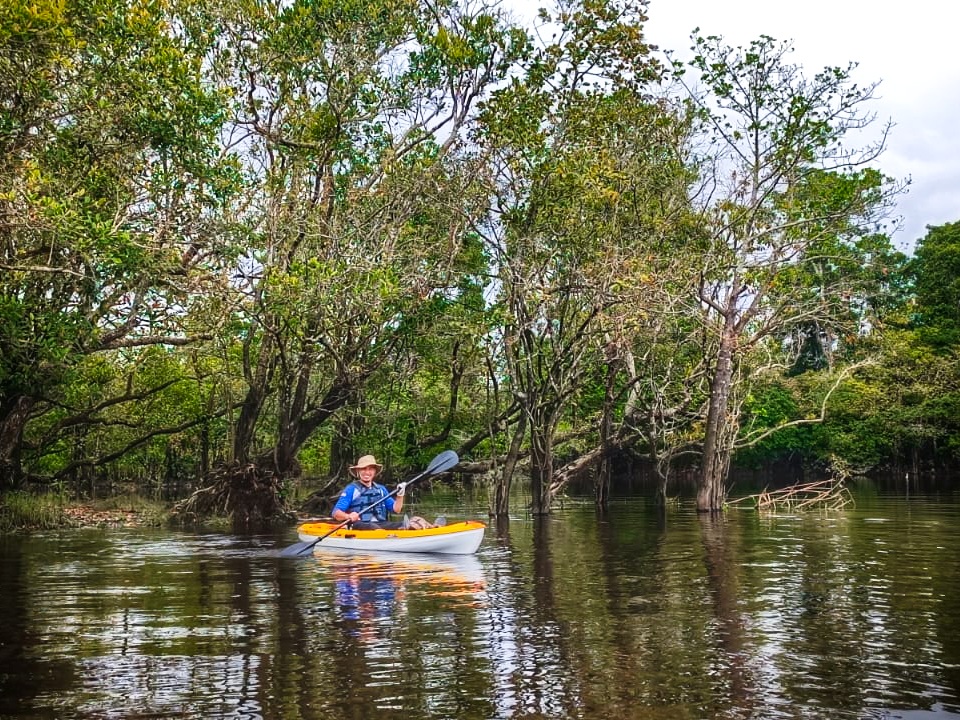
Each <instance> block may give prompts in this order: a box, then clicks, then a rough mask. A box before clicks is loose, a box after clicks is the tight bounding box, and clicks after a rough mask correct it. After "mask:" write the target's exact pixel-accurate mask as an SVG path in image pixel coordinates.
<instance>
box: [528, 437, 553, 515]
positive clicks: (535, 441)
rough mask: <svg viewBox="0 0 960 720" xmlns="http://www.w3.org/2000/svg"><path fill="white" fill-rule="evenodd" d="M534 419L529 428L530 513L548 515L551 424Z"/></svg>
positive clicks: (551, 473) (551, 451)
mask: <svg viewBox="0 0 960 720" xmlns="http://www.w3.org/2000/svg"><path fill="white" fill-rule="evenodd" d="M540 420H541V421H540V422H537V421H536V418H535V420H534V422H533V423H531V427H530V496H531V500H530V502H531V505H530V512H532V513H533V514H534V515H549V514H550V505H551V502H552V500H553V496H552V493H551V490H550V485H551V481H552V480H553V432H552V429H553V424H552V422H550V421H549V420H546V419H545V418H540Z"/></svg>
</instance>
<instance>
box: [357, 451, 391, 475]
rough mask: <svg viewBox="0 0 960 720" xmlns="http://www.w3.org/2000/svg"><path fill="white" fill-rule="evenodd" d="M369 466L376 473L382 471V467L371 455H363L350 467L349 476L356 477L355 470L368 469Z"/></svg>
mask: <svg viewBox="0 0 960 720" xmlns="http://www.w3.org/2000/svg"><path fill="white" fill-rule="evenodd" d="M371 465H373V466H375V467H376V468H377V472H380V471H381V470H383V465H381V464H380V463H378V462H377V459H376V458H375V457H374V456H373V455H364V456H363V457H362V458H360V459H359V460H357V464H356V465H351V466H350V474H351V475H356V474H357V470H359V469H360V468H365V467H370V466H371Z"/></svg>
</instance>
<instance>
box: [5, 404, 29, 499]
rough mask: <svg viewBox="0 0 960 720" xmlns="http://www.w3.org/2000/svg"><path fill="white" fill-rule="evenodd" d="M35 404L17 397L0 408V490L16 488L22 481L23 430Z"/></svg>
mask: <svg viewBox="0 0 960 720" xmlns="http://www.w3.org/2000/svg"><path fill="white" fill-rule="evenodd" d="M35 403H36V400H35V399H34V398H32V397H28V396H26V395H17V396H15V397H13V398H11V399H10V400H9V401H8V402H5V403H3V405H2V406H0V490H10V489H13V488H16V487H18V486H19V485H20V483H21V481H22V480H23V468H22V467H21V465H20V451H21V449H22V447H23V429H24V428H25V427H26V425H27V419H28V418H29V417H30V410H32V409H33V406H34V404H35Z"/></svg>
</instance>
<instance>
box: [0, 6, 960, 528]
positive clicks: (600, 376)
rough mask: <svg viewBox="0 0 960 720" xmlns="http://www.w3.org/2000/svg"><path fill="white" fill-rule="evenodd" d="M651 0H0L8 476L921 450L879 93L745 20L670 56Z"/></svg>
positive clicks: (927, 274) (740, 459) (109, 482)
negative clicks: (750, 29)
mask: <svg viewBox="0 0 960 720" xmlns="http://www.w3.org/2000/svg"><path fill="white" fill-rule="evenodd" d="M645 9H646V4H645V3H644V2H638V1H637V0H582V1H579V2H578V1H571V2H563V3H561V4H560V5H559V6H558V7H557V8H556V9H555V10H554V11H552V12H551V13H547V14H545V15H544V17H543V18H542V21H541V22H544V23H546V24H547V25H546V27H549V29H550V32H539V33H537V32H534V31H533V29H532V28H528V27H523V26H520V25H517V24H516V23H514V22H513V21H512V20H511V19H510V18H509V17H508V16H507V15H505V14H504V13H503V12H502V10H500V9H497V8H496V7H494V6H493V5H491V6H489V7H486V6H484V5H483V4H481V3H458V2H454V1H449V2H448V1H446V0H440V1H438V2H434V1H431V2H421V1H420V0H416V1H413V0H363V1H362V2H353V1H350V0H347V1H345V0H338V1H337V2H326V1H319V2H318V1H314V0H294V1H293V2H289V3H279V4H278V3H270V2H260V1H259V0H255V1H254V2H240V1H239V0H223V1H221V2H216V3H213V2H209V1H208V0H170V2H164V3H155V2H141V1H140V0H129V1H128V2H122V3H116V2H113V1H112V0H111V1H110V2H108V1H107V0H85V2H82V3H81V2H76V1H75V0H64V1H63V2H61V1H60V0H57V1H56V2H55V1H54V0H31V2H26V1H25V0H12V3H6V4H5V5H4V8H3V10H0V97H2V98H4V100H3V101H2V102H0V346H2V352H0V484H2V486H0V491H2V493H3V494H4V496H5V497H6V498H7V499H6V500H5V501H4V502H6V503H9V502H10V498H14V497H16V496H15V495H13V493H16V492H19V491H22V490H30V491H34V490H41V491H42V490H49V489H50V488H52V487H57V488H65V489H66V491H67V492H68V493H69V495H70V496H71V497H74V498H83V497H87V496H90V495H92V494H96V495H98V496H102V495H104V494H107V495H111V494H122V493H126V492H128V491H129V490H130V489H131V488H133V489H134V490H135V491H136V492H137V493H139V494H141V495H143V496H146V497H151V498H156V499H159V500H163V501H166V502H172V501H177V500H184V499H186V498H188V497H190V496H191V494H192V493H196V492H197V491H198V490H200V491H203V490H205V489H206V490H207V491H208V492H207V493H206V494H201V495H199V496H198V495H194V497H195V498H196V497H204V498H205V503H204V504H203V506H204V507H209V508H216V511H217V512H218V513H223V514H226V515H228V516H232V517H234V518H235V519H240V518H243V519H250V518H255V519H256V520H258V521H260V520H265V519H267V518H269V517H271V516H275V515H277V514H280V513H282V512H283V510H284V509H285V508H288V507H289V506H290V505H291V503H292V498H293V497H294V496H295V495H297V494H301V495H302V494H303V493H304V492H305V490H307V489H309V490H312V491H314V497H313V500H314V501H316V500H317V498H319V499H320V500H321V503H320V504H321V505H322V500H323V499H324V498H325V497H328V496H329V495H331V494H333V493H335V492H336V491H337V490H338V488H339V484H340V482H342V478H344V477H345V468H346V466H347V465H348V464H349V463H350V462H351V461H352V460H353V459H354V458H355V457H356V456H358V455H359V454H362V453H364V452H370V451H373V452H376V454H377V456H378V458H380V457H383V458H384V459H385V463H386V475H385V476H384V477H385V478H387V479H391V478H393V479H394V480H399V479H402V477H403V476H404V474H405V473H409V472H413V471H415V470H418V469H422V467H423V465H424V464H425V463H426V462H427V460H429V458H430V457H432V456H433V455H434V454H435V453H436V452H438V451H439V450H441V449H443V448H452V449H454V450H456V451H457V453H458V454H459V456H460V458H461V464H460V466H459V467H458V469H457V475H456V477H455V478H454V480H455V481H456V482H466V483H477V484H481V483H482V484H483V485H484V486H485V487H486V488H487V489H488V494H489V497H490V511H491V513H492V514H496V515H500V514H506V513H507V512H508V510H509V502H510V497H511V485H512V483H514V482H518V481H523V482H527V483H529V488H530V497H531V511H532V512H533V513H534V514H545V513H549V512H550V508H551V505H552V503H553V501H554V498H556V497H557V496H558V494H560V493H562V492H564V491H565V490H566V489H567V488H569V487H570V486H571V484H575V485H576V486H577V487H578V488H584V487H586V488H589V489H590V491H591V492H593V493H594V495H595V498H596V501H597V503H598V505H600V506H603V505H605V504H606V502H607V500H608V498H609V496H610V495H611V493H615V492H618V491H619V490H620V488H618V487H616V486H613V487H611V477H614V476H615V475H616V476H622V475H623V472H617V473H615V472H614V471H615V470H616V471H623V470H624V469H625V468H627V469H629V468H633V469H636V468H642V469H643V472H644V473H645V474H646V475H648V476H649V477H650V478H651V479H652V485H653V487H654V488H655V492H656V495H657V497H658V499H659V500H660V501H661V502H662V501H665V499H666V497H667V496H668V495H669V494H671V493H672V492H675V483H676V481H677V478H678V477H680V476H683V477H693V478H694V482H695V487H696V504H697V508H698V509H699V510H701V511H715V510H719V509H721V508H723V506H724V504H725V502H726V500H727V493H728V480H729V477H730V472H731V468H732V467H737V466H739V467H757V466H763V465H771V464H773V463H777V462H784V461H789V462H791V463H793V464H794V465H795V466H797V467H799V468H801V469H802V470H803V471H804V472H807V473H811V472H813V473H815V472H817V471H819V470H824V469H826V470H829V467H828V466H829V463H830V459H831V458H840V459H842V461H843V462H844V463H845V464H848V465H851V466H853V467H855V468H856V469H857V470H858V471H862V472H868V471H871V470H875V469H880V468H887V469H890V468H897V469H898V471H902V470H903V469H904V468H906V469H907V470H908V471H909V472H913V473H914V475H916V474H917V473H920V472H925V471H929V470H932V469H943V468H949V467H952V466H953V465H954V464H955V463H956V460H957V452H958V443H957V438H958V434H957V428H956V423H957V420H956V418H958V417H960V412H958V407H957V406H958V404H960V400H958V395H957V385H958V382H957V380H958V377H960V373H958V366H957V348H958V342H960V331H958V328H960V317H958V314H960V313H958V307H960V303H958V299H960V290H958V288H957V287H956V277H958V276H960V274H958V272H957V270H960V268H958V267H957V265H958V262H960V224H953V225H945V226H941V227H936V228H931V229H930V231H929V233H928V235H927V236H926V237H925V238H922V239H918V240H919V244H918V246H917V249H916V254H915V256H914V257H912V258H910V257H907V256H905V255H903V254H902V253H900V252H898V251H897V250H896V249H895V248H894V246H893V244H892V243H891V238H890V235H889V232H890V230H891V229H892V228H893V227H894V224H895V223H894V221H895V219H894V218H891V217H890V210H891V207H892V203H893V201H894V199H895V198H896V196H897V194H898V193H900V192H902V191H903V183H902V182H901V181H899V180H897V179H895V178H890V177H887V176H886V175H885V174H884V172H883V166H882V160H883V156H882V151H883V144H884V139H885V136H886V132H887V130H886V129H885V128H882V127H875V126H874V125H873V124H872V123H871V112H870V100H871V97H872V95H873V92H874V90H875V86H873V85H869V84H868V85H866V86H863V85H858V84H857V83H855V82H854V81H853V79H852V77H851V72H852V69H853V68H852V66H851V67H831V68H825V69H819V68H818V69H813V70H808V69H804V68H800V67H797V66H796V65H794V64H792V62H791V59H790V50H791V48H790V45H789V43H782V42H778V41H775V40H773V39H770V38H766V37H762V38H759V39H758V40H756V41H755V42H753V43H752V44H751V45H750V46H749V47H746V48H731V47H727V46H726V45H724V43H723V42H722V40H720V39H717V38H710V37H697V38H694V45H695V48H696V52H695V54H694V56H693V58H692V59H691V60H690V61H689V62H688V63H687V64H682V63H679V62H676V63H665V62H663V61H661V60H658V59H657V56H656V55H655V54H654V53H653V52H652V48H650V47H649V46H648V45H647V43H646V41H645V39H644V36H643V24H644V22H645V19H646V16H645ZM911 240H913V239H912V238H911Z"/></svg>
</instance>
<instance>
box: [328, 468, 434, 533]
mask: <svg viewBox="0 0 960 720" xmlns="http://www.w3.org/2000/svg"><path fill="white" fill-rule="evenodd" d="M382 469H383V465H381V464H380V463H378V462H377V459H376V458H375V457H374V456H373V455H364V456H363V457H361V458H360V459H359V460H357V464H356V465H351V466H350V474H351V475H353V477H354V478H355V480H353V481H352V482H351V483H350V484H349V485H347V486H346V487H345V488H344V489H343V492H341V493H340V497H339V498H338V499H337V502H336V504H335V505H334V506H333V512H332V513H331V515H332V516H333V519H334V520H336V521H338V522H349V523H350V524H351V527H353V528H356V529H357V530H371V529H376V528H383V529H385V530H399V529H401V528H402V529H410V528H413V529H417V530H420V529H423V528H431V527H436V526H437V525H439V524H441V523H440V522H439V521H438V522H437V524H436V525H435V524H434V523H431V522H429V521H428V520H425V519H424V518H422V517H419V516H414V517H412V518H407V517H406V516H404V519H403V520H402V521H392V520H390V519H389V516H390V513H399V512H401V511H402V510H403V495H404V491H405V490H406V485H407V484H406V483H400V484H399V485H397V490H396V492H395V493H394V494H393V496H392V497H391V496H390V491H388V490H387V489H386V488H385V487H384V486H383V485H381V484H380V483H378V482H375V481H374V478H376V476H377V474H378V473H379V472H380V471H381V470H382ZM381 498H386V500H383V502H378V501H379V500H380V499H381ZM375 503H376V507H373V508H370V506H371V505H374V504H375ZM367 508H370V509H369V510H367V511H366V512H364V513H363V514H361V511H362V510H366V509H367ZM444 522H445V521H444Z"/></svg>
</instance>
